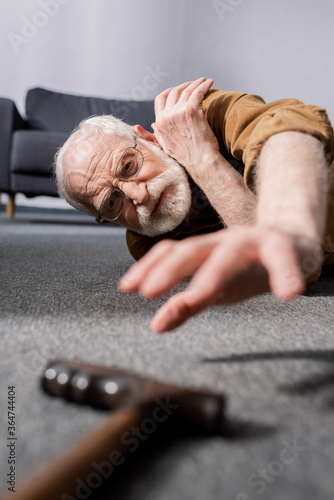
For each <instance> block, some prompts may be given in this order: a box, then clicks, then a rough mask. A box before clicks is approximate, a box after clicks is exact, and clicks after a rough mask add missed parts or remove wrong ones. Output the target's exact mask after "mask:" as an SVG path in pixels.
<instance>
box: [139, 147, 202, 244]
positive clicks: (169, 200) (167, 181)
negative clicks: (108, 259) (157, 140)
mask: <svg viewBox="0 0 334 500" xmlns="http://www.w3.org/2000/svg"><path fill="white" fill-rule="evenodd" d="M145 144H146V146H148V147H150V148H151V149H152V150H153V151H154V153H155V154H156V155H158V156H159V159H161V160H162V161H163V162H164V164H165V165H166V170H165V171H164V172H163V173H162V174H160V175H158V176H157V177H154V178H153V179H151V180H149V181H147V182H146V186H147V190H148V193H149V197H148V201H147V202H146V203H145V205H138V206H137V214H138V220H139V223H140V226H141V227H140V228H139V229H136V232H137V233H139V234H144V235H147V236H157V235H159V234H164V233H168V232H169V231H173V229H175V228H176V227H177V226H179V225H180V224H181V222H182V221H183V220H184V219H185V218H186V216H187V214H188V212H189V210H190V206H191V199H192V196H191V189H190V185H189V181H188V177H187V174H186V172H185V170H184V169H183V167H181V165H180V164H179V163H178V162H177V161H176V160H174V159H173V158H170V157H169V156H168V155H167V154H166V153H164V152H163V151H161V149H160V148H159V147H157V146H155V145H153V144H150V143H148V144H147V143H145ZM169 186H172V187H173V192H172V193H166V196H165V198H164V199H163V200H162V203H161V205H160V206H159V207H158V208H157V210H156V211H155V212H153V210H154V208H155V206H156V203H157V201H158V200H159V198H160V196H161V194H162V193H163V192H164V191H165V189H166V188H168V187H169ZM152 212H153V213H152Z"/></svg>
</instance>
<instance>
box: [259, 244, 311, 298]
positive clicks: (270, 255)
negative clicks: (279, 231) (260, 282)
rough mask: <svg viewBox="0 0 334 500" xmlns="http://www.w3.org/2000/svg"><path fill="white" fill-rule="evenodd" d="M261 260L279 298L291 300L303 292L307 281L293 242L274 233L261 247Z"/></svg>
mask: <svg viewBox="0 0 334 500" xmlns="http://www.w3.org/2000/svg"><path fill="white" fill-rule="evenodd" d="M261 261H262V262H263V265H264V266H265V267H266V269H267V270H268V273H269V283H270V288H271V290H272V291H273V293H275V295H277V297H278V298H280V299H283V300H289V299H292V298H293V297H295V296H296V295H299V294H301V293H302V292H303V291H304V289H305V282H304V278H303V274H302V270H301V269H300V266H299V262H298V257H297V254H296V252H295V249H294V248H293V247H292V246H291V243H290V242H289V241H288V240H287V239H286V238H284V237H280V235H274V236H272V238H271V239H268V240H267V241H266V244H265V245H263V247H262V248H261Z"/></svg>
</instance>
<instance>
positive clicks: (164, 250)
mask: <svg viewBox="0 0 334 500" xmlns="http://www.w3.org/2000/svg"><path fill="white" fill-rule="evenodd" d="M174 244H175V243H174V242H173V241H171V240H164V241H162V242H160V243H158V244H157V245H155V246H154V247H153V248H152V250H151V251H150V252H149V253H147V254H146V255H145V256H144V257H143V258H142V259H141V260H140V261H139V262H136V263H135V264H133V266H131V267H130V269H129V270H128V271H127V272H126V273H125V274H124V275H123V277H122V278H121V279H120V282H119V284H118V287H119V289H120V290H122V291H123V292H133V291H135V290H138V288H139V287H140V284H141V283H142V281H143V280H144V279H145V276H146V275H147V274H148V273H149V271H150V270H151V269H152V268H154V266H156V265H157V263H158V262H159V261H160V260H161V259H163V258H164V257H165V256H166V255H167V254H168V253H169V252H170V250H171V248H172V247H173V245H174Z"/></svg>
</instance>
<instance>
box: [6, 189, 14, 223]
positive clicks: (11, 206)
mask: <svg viewBox="0 0 334 500" xmlns="http://www.w3.org/2000/svg"><path fill="white" fill-rule="evenodd" d="M6 212H7V217H8V218H9V219H12V218H13V217H14V215H15V193H14V194H9V195H8V202H7V209H6Z"/></svg>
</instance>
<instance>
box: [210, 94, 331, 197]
mask: <svg viewBox="0 0 334 500" xmlns="http://www.w3.org/2000/svg"><path fill="white" fill-rule="evenodd" d="M203 110H204V113H205V115H206V117H207V120H208V122H209V125H210V127H211V129H212V130H213V132H214V134H215V135H216V137H217V139H218V141H219V143H220V144H224V147H225V148H226V150H227V151H228V152H229V153H230V154H232V155H233V156H234V157H235V158H236V159H237V160H239V161H242V162H243V163H244V165H245V172H244V179H245V184H246V186H247V187H249V188H250V189H252V190H254V185H253V175H252V173H253V167H254V165H255V162H256V159H257V157H258V155H259V153H260V151H261V148H262V146H263V144H264V143H265V142H266V140H267V139H269V137H271V136H272V135H274V134H278V133H280V132H287V131H296V132H302V133H305V134H310V135H312V136H313V137H316V138H317V139H319V140H320V141H321V142H322V143H323V144H324V151H325V154H326V157H327V159H328V163H330V162H331V161H332V160H333V157H334V135H333V128H332V125H331V123H330V120H329V118H328V115H327V113H326V110H325V109H323V108H321V107H317V106H313V105H308V104H304V103H303V102H301V101H298V100H297V99H281V100H278V101H274V102H270V103H266V102H265V101H264V100H263V99H262V98H261V97H259V96H257V95H253V94H245V93H241V92H225V91H222V90H216V89H212V90H210V91H209V92H208V93H207V94H206V96H205V99H204V101H203Z"/></svg>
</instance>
